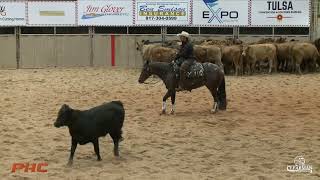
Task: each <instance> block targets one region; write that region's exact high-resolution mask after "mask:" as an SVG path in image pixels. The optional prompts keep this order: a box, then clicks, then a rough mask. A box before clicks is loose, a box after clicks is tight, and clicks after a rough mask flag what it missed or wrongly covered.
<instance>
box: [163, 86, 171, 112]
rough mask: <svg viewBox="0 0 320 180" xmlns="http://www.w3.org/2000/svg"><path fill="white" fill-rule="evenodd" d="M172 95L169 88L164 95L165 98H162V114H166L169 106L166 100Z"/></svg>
mask: <svg viewBox="0 0 320 180" xmlns="http://www.w3.org/2000/svg"><path fill="white" fill-rule="evenodd" d="M170 96H171V92H170V90H168V91H167V93H166V95H164V96H163V99H162V111H161V114H165V113H166V108H167V105H166V101H167V99H168V98H169V97H170Z"/></svg>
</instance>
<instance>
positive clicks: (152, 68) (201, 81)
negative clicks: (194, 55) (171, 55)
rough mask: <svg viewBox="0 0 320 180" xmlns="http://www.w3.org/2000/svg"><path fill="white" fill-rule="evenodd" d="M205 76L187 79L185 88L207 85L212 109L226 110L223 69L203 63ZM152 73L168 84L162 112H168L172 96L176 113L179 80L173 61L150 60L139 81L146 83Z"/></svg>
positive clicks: (215, 110)
mask: <svg viewBox="0 0 320 180" xmlns="http://www.w3.org/2000/svg"><path fill="white" fill-rule="evenodd" d="M201 66H202V67H203V72H204V73H203V76H201V77H198V78H194V79H187V80H186V81H184V82H183V84H184V87H185V90H188V91H191V90H192V89H196V88H199V87H202V86H206V87H207V88H208V89H209V91H210V92H211V94H212V96H213V99H214V102H213V103H214V105H213V109H212V110H211V112H212V113H215V112H217V111H218V109H219V110H226V108H227V101H226V90H225V78H224V73H223V71H222V69H221V68H220V67H219V66H217V65H215V64H212V63H203V64H202V65H201ZM151 75H157V76H158V77H159V78H160V79H161V80H162V81H163V82H164V84H165V85H166V88H167V89H168V91H167V93H166V94H165V95H164V97H163V105H162V114H165V113H166V100H167V99H168V98H169V97H171V103H172V109H171V112H170V113H171V114H173V113H174V105H175V97H176V87H177V84H178V80H177V78H176V72H175V71H174V67H173V65H172V64H171V63H165V62H149V61H146V63H145V64H144V66H143V69H142V71H141V74H140V77H139V83H144V81H145V80H147V79H148V78H149V77H150V76H151Z"/></svg>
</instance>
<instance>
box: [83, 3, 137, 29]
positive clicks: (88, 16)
mask: <svg viewBox="0 0 320 180" xmlns="http://www.w3.org/2000/svg"><path fill="white" fill-rule="evenodd" d="M78 24H79V25H82V26H95V25H96V26H130V25H132V24H133V1H132V0H109V1H78Z"/></svg>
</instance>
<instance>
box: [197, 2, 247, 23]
mask: <svg viewBox="0 0 320 180" xmlns="http://www.w3.org/2000/svg"><path fill="white" fill-rule="evenodd" d="M248 13H249V1H248V0H229V1H226V0H194V1H193V24H194V25H197V26H247V25H249V16H248Z"/></svg>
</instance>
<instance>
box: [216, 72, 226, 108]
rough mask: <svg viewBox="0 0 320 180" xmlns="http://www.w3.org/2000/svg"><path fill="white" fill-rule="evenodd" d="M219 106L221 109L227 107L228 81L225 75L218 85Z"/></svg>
mask: <svg viewBox="0 0 320 180" xmlns="http://www.w3.org/2000/svg"><path fill="white" fill-rule="evenodd" d="M217 94H218V108H219V110H226V109H227V94H226V82H225V78H224V76H223V79H222V81H221V83H220V85H219V87H218V93H217Z"/></svg>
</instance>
